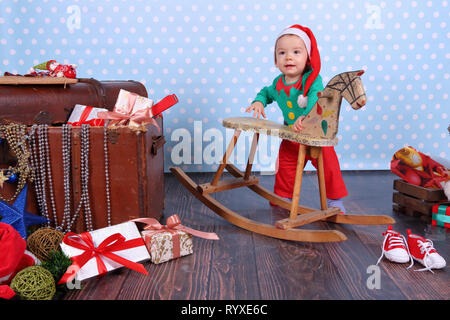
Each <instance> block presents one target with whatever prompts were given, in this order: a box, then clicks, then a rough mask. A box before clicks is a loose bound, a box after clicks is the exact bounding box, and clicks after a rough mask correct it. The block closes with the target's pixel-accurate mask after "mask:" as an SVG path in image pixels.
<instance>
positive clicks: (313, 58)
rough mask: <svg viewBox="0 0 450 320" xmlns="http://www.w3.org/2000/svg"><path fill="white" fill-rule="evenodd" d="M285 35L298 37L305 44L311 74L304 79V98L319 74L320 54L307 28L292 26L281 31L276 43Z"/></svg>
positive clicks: (297, 25) (314, 39) (312, 35)
mask: <svg viewBox="0 0 450 320" xmlns="http://www.w3.org/2000/svg"><path fill="white" fill-rule="evenodd" d="M286 34H293V35H296V36H298V37H300V39H302V40H303V42H304V43H305V47H306V51H308V57H309V63H310V65H311V69H312V72H311V74H310V75H309V77H308V79H306V82H305V88H304V89H303V96H304V97H306V95H307V93H308V90H309V88H310V87H311V85H312V83H313V82H314V80H316V78H317V76H318V75H319V72H320V54H319V49H318V48H317V42H316V38H315V37H314V34H313V33H312V31H311V30H310V29H309V28H307V27H303V26H301V25H299V24H294V25H292V26H290V27H288V28H286V29H284V30H283V31H281V33H280V34H279V35H278V37H277V41H278V39H279V38H281V37H282V36H284V35H286Z"/></svg>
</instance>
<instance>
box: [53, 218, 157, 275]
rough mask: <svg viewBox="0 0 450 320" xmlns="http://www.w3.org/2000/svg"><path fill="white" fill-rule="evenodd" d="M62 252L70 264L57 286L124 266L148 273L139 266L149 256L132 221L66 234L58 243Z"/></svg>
mask: <svg viewBox="0 0 450 320" xmlns="http://www.w3.org/2000/svg"><path fill="white" fill-rule="evenodd" d="M61 249H62V251H63V252H64V253H65V254H66V255H67V256H69V257H70V259H71V260H72V261H73V263H72V265H71V266H70V267H69V268H68V269H67V271H66V273H65V274H64V275H63V277H62V278H61V280H59V283H66V282H69V281H72V279H73V278H74V277H75V276H76V279H77V280H79V281H82V280H84V279H88V278H91V277H93V276H97V275H102V274H105V273H107V272H109V271H111V270H114V269H117V268H120V267H127V268H129V269H132V270H134V271H138V272H141V273H144V274H148V273H147V271H146V270H145V268H144V266H143V265H142V264H139V263H137V262H140V261H144V260H149V259H150V255H149V253H148V250H147V248H146V247H145V243H144V240H143V239H142V237H141V234H140V232H139V230H138V229H137V227H136V224H135V223H134V222H131V221H128V222H125V223H120V224H117V225H114V226H110V227H106V228H102V229H98V230H94V231H91V232H83V233H81V234H76V233H73V232H69V233H67V234H66V235H65V236H64V239H63V241H62V243H61Z"/></svg>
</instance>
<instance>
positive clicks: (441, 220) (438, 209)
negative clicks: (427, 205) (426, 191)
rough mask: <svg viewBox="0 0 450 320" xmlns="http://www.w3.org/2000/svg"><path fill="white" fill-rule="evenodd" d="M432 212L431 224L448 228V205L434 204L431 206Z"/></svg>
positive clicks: (449, 209) (449, 223)
mask: <svg viewBox="0 0 450 320" xmlns="http://www.w3.org/2000/svg"><path fill="white" fill-rule="evenodd" d="M432 213H433V216H432V220H431V224H432V225H433V226H439V227H444V228H450V205H445V204H441V205H439V204H436V205H434V206H433V208H432Z"/></svg>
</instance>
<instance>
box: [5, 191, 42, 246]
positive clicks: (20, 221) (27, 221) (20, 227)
mask: <svg viewBox="0 0 450 320" xmlns="http://www.w3.org/2000/svg"><path fill="white" fill-rule="evenodd" d="M27 192H28V184H26V185H25V186H24V187H23V189H22V191H21V192H20V193H19V195H18V196H17V198H16V201H15V202H14V204H12V205H10V204H9V203H7V202H4V201H0V216H1V219H0V222H3V223H7V224H9V225H11V226H12V227H13V228H14V229H16V230H17V231H18V232H19V234H20V235H21V237H22V238H24V239H26V238H27V228H28V227H29V226H32V225H36V224H43V223H47V222H48V220H47V219H45V218H43V217H41V216H38V215H36V214H32V213H30V212H27V211H25V210H26V207H27Z"/></svg>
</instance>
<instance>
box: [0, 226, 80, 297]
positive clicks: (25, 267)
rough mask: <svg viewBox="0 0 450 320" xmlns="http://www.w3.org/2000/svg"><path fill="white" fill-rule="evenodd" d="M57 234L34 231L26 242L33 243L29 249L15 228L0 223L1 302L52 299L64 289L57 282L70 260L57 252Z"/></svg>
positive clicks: (54, 231) (53, 231) (39, 230)
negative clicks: (5, 300) (14, 299)
mask: <svg viewBox="0 0 450 320" xmlns="http://www.w3.org/2000/svg"><path fill="white" fill-rule="evenodd" d="M58 232H59V231H56V230H52V231H51V229H50V228H41V229H38V230H36V231H35V232H33V233H32V234H31V235H30V237H29V239H28V241H29V243H33V247H29V246H27V242H26V241H25V239H24V238H22V236H21V235H20V233H19V232H18V231H17V230H16V229H14V227H12V226H11V225H9V224H7V223H2V222H0V299H11V298H13V297H14V298H18V299H25V300H51V299H53V298H54V296H55V294H56V293H58V292H63V291H65V290H66V288H65V286H57V285H56V282H57V281H58V280H59V279H60V278H61V275H62V274H63V273H64V272H65V271H66V270H67V268H68V267H69V266H70V265H71V264H72V261H71V260H70V259H69V258H68V257H67V256H65V255H64V254H63V253H62V252H61V250H60V249H59V244H60V242H61V239H62V235H59V234H58ZM34 233H36V234H37V236H36V237H33V234H34ZM37 239H38V240H37ZM57 239H60V240H59V242H58V240H57ZM30 240H31V241H30ZM48 243H51V245H48ZM39 244H40V245H39ZM37 255H39V256H40V257H42V258H43V259H44V260H42V261H41V260H40V259H38V258H37Z"/></svg>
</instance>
